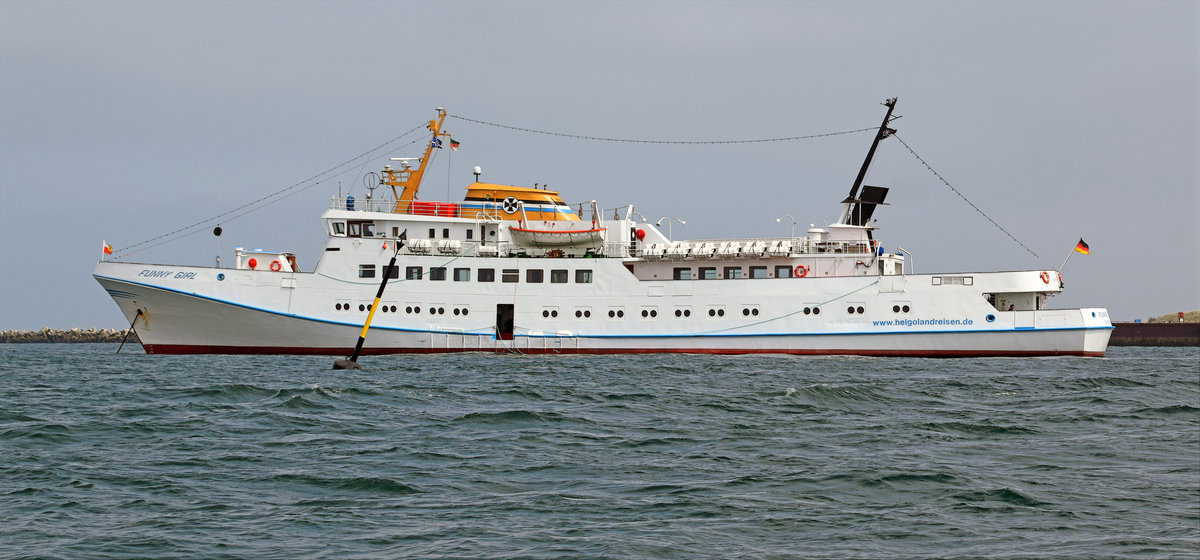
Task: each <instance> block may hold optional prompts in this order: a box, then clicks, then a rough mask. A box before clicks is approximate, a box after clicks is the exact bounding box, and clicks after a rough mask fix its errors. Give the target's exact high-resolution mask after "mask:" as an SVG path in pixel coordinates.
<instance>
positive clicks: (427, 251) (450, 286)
mask: <svg viewBox="0 0 1200 560" xmlns="http://www.w3.org/2000/svg"><path fill="white" fill-rule="evenodd" d="M895 102H896V100H895V99H889V100H887V101H886V102H885V103H884V104H885V105H886V106H887V114H886V116H885V117H884V119H883V123H882V124H881V125H880V127H879V131H878V133H877V134H876V135H875V138H874V141H873V142H872V144H871V147H870V150H869V151H868V153H867V157H866V160H865V161H864V162H863V165H862V168H861V169H860V171H859V173H858V176H857V178H856V180H855V181H854V184H853V187H852V188H851V190H850V195H849V196H848V197H847V198H846V199H845V200H843V201H842V202H841V205H842V206H841V214H840V217H839V218H838V219H837V220H836V222H835V223H832V224H829V225H827V226H824V227H813V228H811V229H809V230H808V231H807V235H805V236H802V237H790V238H761V239H715V240H693V241H676V240H673V239H671V238H670V237H669V236H668V235H664V234H663V232H662V231H660V229H659V224H661V220H660V222H659V224H655V223H650V222H647V221H646V220H645V219H644V218H643V219H640V220H635V219H634V217H635V216H637V217H640V214H639V213H638V212H636V211H635V210H634V207H633V206H632V205H630V206H626V207H624V208H623V209H619V210H618V211H617V212H615V215H613V216H611V217H606V216H605V215H602V214H606V213H607V211H603V212H602V211H601V210H600V209H599V208H598V207H597V205H596V203H595V202H594V201H593V202H592V203H591V204H590V205H589V207H587V208H584V207H582V206H580V207H576V208H573V207H571V206H568V205H567V204H565V203H564V202H563V199H562V198H561V197H560V196H559V193H558V192H555V191H551V190H548V189H545V188H540V189H539V188H530V187H521V186H510V185H500V184H490V183H481V182H478V169H477V170H476V171H477V173H476V182H475V183H474V184H471V185H470V186H469V187H467V192H466V197H465V198H464V199H463V200H462V201H460V202H433V201H423V200H418V198H417V193H418V190H419V188H420V185H421V180H422V177H423V176H424V174H425V171H426V168H427V166H428V165H429V162H430V159H431V156H432V155H433V150H435V149H438V148H440V146H441V139H442V138H445V137H447V136H448V134H447V133H445V132H443V131H442V122H443V121H444V119H445V117H446V112H445V110H443V109H441V108H439V109H438V115H437V117H436V118H435V119H434V120H431V121H430V122H429V125H428V128H429V130H430V132H431V133H432V138H431V141H430V142H429V144H428V145H427V146H426V148H425V152H424V156H423V157H421V158H393V161H396V162H397V166H396V167H392V166H391V165H388V166H385V167H384V169H383V171H382V174H381V175H380V177H379V183H380V186H382V187H390V189H385V191H386V190H390V191H391V193H390V195H391V196H381V197H379V198H368V199H367V200H357V201H356V200H354V198H353V197H351V196H346V197H344V198H342V197H335V198H334V199H333V201H332V204H331V205H330V208H328V209H327V210H325V212H324V214H323V215H322V221H323V222H324V226H325V230H326V232H327V234H328V241H327V242H326V244H325V250H324V252H323V253H322V255H321V257H320V259H319V260H318V261H317V262H316V263H315V265H314V266H313V267H312V269H311V270H308V271H305V270H302V267H301V266H300V264H299V263H298V262H297V260H296V257H295V255H294V253H291V252H268V251H261V250H253V251H251V250H245V249H242V248H237V249H235V262H234V264H233V267H232V268H220V267H198V266H177V265H170V264H139V263H131V262H121V261H105V260H102V261H101V262H99V263H98V264H97V265H96V269H95V272H94V277H95V278H96V280H97V281H98V282H99V283H100V284H101V285H102V286H103V287H104V288H105V290H107V291H108V293H109V294H110V295H111V296H112V298H113V299H114V301H115V302H116V303H117V305H118V306H119V307H120V309H121V312H122V313H124V315H125V318H126V320H128V321H131V324H132V326H133V327H134V329H135V330H136V332H137V333H138V336H139V338H140V339H141V342H142V345H143V347H144V348H145V351H146V352H147V353H151V354H191V353H222V354H327V355H339V354H340V355H346V354H348V353H349V351H350V349H351V348H353V347H354V346H355V343H356V341H357V340H358V337H359V335H360V333H362V332H364V328H363V327H364V323H366V322H368V320H369V321H370V325H369V331H367V334H366V341H365V345H364V346H363V347H362V353H363V354H385V353H403V352H421V353H430V352H514V353H652V352H688V353H716V354H743V353H780V354H855V355H867V356H931V357H933V356H945V357H949V356H1043V355H1077V356H1102V355H1104V352H1105V349H1106V347H1107V345H1108V338H1109V334H1110V332H1111V329H1112V325H1111V323H1110V322H1109V318H1108V312H1107V310H1105V309H1103V308H1090V309H1050V308H1048V307H1047V301H1048V299H1049V298H1050V297H1051V296H1053V295H1056V294H1058V293H1059V292H1061V290H1062V287H1063V284H1062V278H1061V276H1060V275H1059V273H1058V272H1056V271H1053V270H1023V271H1015V272H976V273H965V274H964V273H954V274H936V273H935V274H914V273H911V271H909V272H907V273H906V272H905V256H904V255H903V254H901V253H899V252H896V253H891V252H885V250H884V249H883V248H882V246H881V244H880V243H879V241H878V240H877V239H876V236H875V227H874V225H873V224H872V222H871V219H872V217H873V215H874V211H875V209H876V207H877V206H879V205H880V204H882V203H883V201H884V198H885V196H886V195H887V192H888V189H886V188H882V187H873V186H867V185H863V178H864V177H865V175H866V172H867V169H868V167H869V166H870V163H871V159H872V157H873V155H874V153H875V150H876V148H877V146H878V145H879V143H880V141H881V140H883V139H885V138H886V137H888V136H889V135H890V134H891V133H894V132H895V130H893V129H891V128H889V127H888V125H889V123H890V121H891V120H892V111H893V109H894V106H895ZM668 230H669V228H668ZM393 257H395V258H396V262H397V264H396V266H395V267H393V268H388V267H387V263H388V262H389V261H390V259H392V258H393ZM385 274H389V282H388V283H387V284H386V289H385V291H384V292H383V293H382V296H381V298H379V303H378V304H377V305H375V303H374V302H375V299H376V298H375V295H376V292H377V291H378V290H379V287H380V283H381V281H382V280H383V275H385ZM372 312H374V313H372ZM368 317H371V319H368Z"/></svg>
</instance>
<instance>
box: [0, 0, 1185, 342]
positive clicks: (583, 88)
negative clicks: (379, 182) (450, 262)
mask: <svg viewBox="0 0 1200 560" xmlns="http://www.w3.org/2000/svg"><path fill="white" fill-rule="evenodd" d="M1198 5H1200V4H1198V3H1197V2H1130V3H1125V2H1078V3H1077V2H1040V3H1033V2H991V3H980V2H856V3H851V2H836V3H821V2H770V3H754V2H736V3H719V2H703V3H701V2H640V3H635V2H595V3H588V2H528V3H526V2H485V3H474V2H436V3H433V2H431V3H420V2H403V3H401V2H395V3H393V2H357V3H356V2H336V3H319V2H279V3H276V2H130V3H123V2H83V3H75V2H46V1H39V2H25V1H14V0H3V1H0V329H9V328H18V329H36V328H41V327H42V326H51V327H57V328H67V327H75V326H79V327H89V326H98V327H124V326H126V325H125V324H124V322H123V320H122V318H121V316H120V313H119V312H118V310H117V308H116V305H115V304H113V303H112V301H111V300H110V298H109V297H108V296H107V294H105V293H104V290H103V289H101V288H100V287H99V285H98V284H96V283H95V281H94V280H92V278H91V271H92V268H93V267H94V265H95V261H96V260H97V259H98V258H99V257H100V242H101V240H102V239H107V240H108V241H109V242H110V243H111V244H112V245H113V246H115V247H118V248H120V247H125V246H128V245H132V244H134V243H137V242H140V241H143V240H146V239H150V238H153V237H155V236H158V235H161V234H163V233H166V232H169V231H172V230H175V229H177V228H179V227H182V226H186V225H189V224H193V223H195V222H199V221H202V220H205V219H207V218H210V217H213V216H216V215H219V214H222V213H224V212H226V211H229V210H231V209H234V208H236V207H239V206H241V205H243V204H245V203H247V202H249V201H252V200H255V199H258V198H260V197H263V196H266V195H268V194H270V193H272V192H275V191H278V190H280V189H284V188H286V187H288V186H290V185H294V184H296V183H299V182H301V181H303V180H305V179H307V178H309V177H312V176H314V175H316V174H318V173H319V172H321V171H324V170H326V169H329V168H331V167H334V166H335V165H337V164H340V163H342V162H344V161H346V160H348V159H350V158H352V157H354V156H357V155H359V154H361V153H363V152H366V151H367V150H369V149H371V148H374V147H375V146H378V145H379V144H382V143H384V142H386V141H387V140H389V139H391V138H395V137H396V136H398V135H400V134H401V133H403V132H404V131H406V130H408V129H410V128H412V127H414V126H417V125H418V124H420V123H421V122H423V121H426V120H428V119H430V118H432V117H433V115H434V108H435V107H438V106H444V107H446V108H447V109H448V110H449V111H450V112H451V114H457V115H462V116H465V117H470V118H474V119H479V120H484V121H491V122H497V123H504V124H509V125H514V126H519V127H526V128H532V129H540V130H551V131H560V132H566V133H574V134H582V135H592V136H607V137H621V138H644V139H672V140H706V139H750V138H771V137H783V136H795V135H807V134H816V133H822V132H831V131H840V130H848V129H856V128H863V127H871V126H877V125H878V123H879V121H880V120H881V119H882V117H883V113H884V110H885V109H884V107H882V106H881V105H879V103H880V102H881V101H882V100H883V99H885V98H887V97H891V96H898V97H899V98H900V102H899V104H898V106H897V111H896V112H897V113H898V114H900V115H902V116H903V118H902V119H900V120H899V121H896V123H895V124H894V126H895V127H896V128H897V129H899V134H900V137H901V138H903V139H904V140H905V141H906V142H907V143H908V144H909V145H910V146H912V147H913V149H915V150H916V151H917V153H919V154H920V155H921V156H922V157H923V158H924V159H925V160H926V161H927V162H929V164H930V165H932V166H933V168H934V169H936V170H937V171H938V172H939V173H940V174H941V175H942V176H943V177H945V178H946V179H947V180H948V181H949V182H950V183H951V184H952V185H954V186H955V188H957V189H958V190H959V191H960V192H962V193H963V194H964V195H965V196H966V197H967V198H968V199H970V200H971V202H973V203H974V204H975V205H977V206H978V207H980V208H981V209H982V210H983V211H984V212H986V213H987V214H988V215H989V216H990V217H991V218H992V219H994V220H995V221H996V222H998V223H999V224H1000V225H1002V226H1003V227H1004V228H1005V229H1007V230H1008V231H1009V232H1011V233H1012V234H1013V235H1014V236H1015V237H1016V238H1017V239H1019V240H1020V241H1021V242H1022V243H1024V244H1025V245H1027V246H1028V247H1029V248H1030V249H1032V250H1033V251H1034V252H1036V253H1037V254H1038V255H1039V256H1038V257H1034V256H1033V255H1031V254H1029V253H1028V252H1026V251H1025V249H1023V248H1021V247H1020V246H1019V245H1017V244H1016V243H1014V242H1013V241H1012V240H1010V239H1009V238H1008V237H1007V236H1006V235H1005V234H1004V233H1003V232H1001V231H1000V230H998V229H997V228H996V227H995V226H993V225H992V224H991V223H989V222H988V221H987V220H986V219H985V218H984V217H982V216H980V215H979V214H978V213H976V212H975V211H974V210H973V209H972V208H971V207H970V206H969V205H967V203H966V202H964V201H963V200H962V199H961V198H959V197H958V196H957V195H955V194H954V193H953V192H952V191H951V190H950V189H949V188H947V187H946V186H945V185H943V184H942V183H940V182H939V181H938V179H937V178H936V177H934V176H933V175H932V174H930V173H929V172H928V170H926V169H925V168H924V167H923V166H922V165H921V164H920V163H919V162H918V161H917V160H916V159H914V158H913V157H912V155H911V154H910V153H909V152H908V151H907V150H905V149H904V146H903V145H901V144H900V143H899V142H896V141H895V140H894V139H892V140H887V141H885V142H884V143H883V145H882V146H881V147H880V150H879V153H878V155H877V157H876V163H875V165H874V166H873V168H872V171H871V174H870V175H869V176H868V180H867V182H868V184H874V185H880V186H887V187H891V189H892V191H891V193H890V194H889V196H888V202H889V203H890V206H886V207H883V208H881V209H880V210H879V211H878V212H876V217H877V218H878V219H879V226H880V228H881V229H880V232H879V234H878V237H879V238H880V239H882V240H883V243H884V245H885V247H887V248H889V249H891V248H894V247H895V246H896V245H902V246H903V247H905V248H906V249H908V250H909V252H910V253H911V254H912V255H913V259H914V260H915V264H916V268H917V271H918V272H934V271H947V272H949V271H985V270H1014V269H1029V268H1041V269H1052V268H1054V267H1057V266H1058V265H1059V264H1060V263H1061V262H1062V260H1063V258H1065V257H1066V256H1067V254H1068V253H1069V252H1070V250H1071V249H1072V247H1074V245H1075V242H1076V241H1077V240H1078V238H1079V236H1080V235H1081V234H1082V235H1083V236H1084V238H1085V239H1086V240H1087V242H1088V243H1089V244H1090V245H1091V248H1092V254H1091V255H1090V256H1084V255H1078V254H1077V255H1075V256H1073V257H1072V258H1071V261H1070V262H1069V264H1068V265H1067V267H1066V269H1065V270H1064V276H1065V278H1066V282H1067V289H1066V291H1065V292H1064V294H1062V295H1060V296H1058V297H1056V298H1054V299H1053V300H1052V301H1051V304H1052V305H1053V306H1055V307H1078V306H1105V307H1108V308H1109V309H1110V310H1111V312H1112V316H1113V317H1114V318H1115V319H1120V320H1131V319H1134V318H1144V317H1148V316H1152V315H1160V314H1164V313H1169V312H1174V311H1179V310H1190V309H1200V280H1198V274H1200V270H1198V268H1200V267H1198V265H1197V259H1196V252H1197V245H1198V243H1200V230H1198V229H1197V214H1198V212H1200V201H1198V192H1200V142H1198V140H1197V130H1200V110H1198V105H1200V102H1198V101H1197V100H1198V99H1200V95H1198V92H1197V82H1198V75H1200V55H1198V53H1200V38H1198V37H1200V10H1198V8H1197V6H1198ZM446 129H447V130H449V131H450V132H452V133H453V135H454V138H455V139H457V140H459V141H460V142H462V149H461V150H460V151H458V152H454V153H453V154H452V155H451V153H450V152H449V151H448V150H447V151H444V152H443V153H441V154H440V155H439V156H438V158H437V159H436V160H435V162H434V164H433V168H432V170H431V171H430V172H429V173H428V174H427V176H426V180H425V184H424V186H423V188H422V191H421V198H422V199H424V200H440V199H445V198H446V196H447V185H449V192H450V198H451V199H452V200H458V199H461V197H462V194H463V192H464V190H463V189H464V188H465V186H466V185H467V184H468V183H470V181H471V180H472V179H473V177H472V175H471V173H470V171H471V168H472V167H473V166H475V165H479V166H481V167H482V168H483V171H484V174H483V179H484V180H486V181H491V182H499V183H508V184H517V185H527V186H532V184H533V183H535V182H538V183H543V184H545V183H549V185H550V186H551V188H553V189H557V190H560V191H562V193H563V196H564V198H565V199H566V200H567V201H569V202H573V203H574V202H580V201H587V200H591V199H596V200H597V201H599V203H600V204H601V206H602V207H604V208H613V207H616V206H620V205H624V204H627V203H633V204H635V205H637V208H638V210H639V211H640V212H642V213H643V214H645V215H646V217H648V218H650V219H651V220H653V219H657V218H658V217H659V216H663V215H667V216H677V217H681V218H683V219H684V220H686V221H687V225H686V226H682V227H681V226H679V225H678V224H676V225H675V226H674V228H673V229H674V232H673V233H674V235H675V237H676V238H683V239H687V238H701V237H731V236H783V235H788V234H789V231H790V229H791V225H790V223H785V224H778V223H776V222H775V218H777V217H779V216H780V215H781V214H785V213H786V214H792V215H794V216H795V217H796V219H797V220H798V222H799V225H798V228H799V229H806V227H807V224H808V223H810V222H815V221H817V220H819V219H825V220H833V219H835V218H836V217H837V213H838V211H839V210H840V207H839V205H838V204H837V203H838V202H839V201H840V200H841V199H842V198H843V197H845V195H846V193H847V192H848V191H849V187H850V185H851V183H852V182H853V180H854V176H855V174H856V173H857V171H858V167H859V165H860V164H861V162H862V158H863V156H864V155H865V153H866V150H867V148H868V146H869V145H870V140H871V136H870V134H869V133H859V134H854V135H846V136H837V137H833V138H826V139H820V140H808V141H797V142H773V143H764V144H744V145H718V146H679V145H665V146H664V145H644V144H620V143H598V142H590V141H582V140H572V139H566V138H559V137H550V136H537V135H530V134H523V133H516V132H512V131H506V130H502V129H498V128H491V127H486V126H481V125H477V124H472V123H469V122H466V121H462V120H454V119H447V121H446ZM423 137H424V136H422V138H423ZM400 144H403V142H401V143H400ZM418 149H419V146H418V145H414V146H409V147H406V148H403V149H397V150H395V151H390V152H383V153H379V154H378V157H376V158H374V159H371V160H370V161H368V162H366V163H365V164H363V165H352V166H349V167H348V168H346V169H345V171H344V173H342V174H340V175H337V176H332V177H330V178H329V179H328V180H326V181H324V182H322V183H320V184H317V185H316V186H313V187H311V188H307V189H297V190H296V191H295V192H296V194H294V195H293V196H290V197H287V198H285V199H283V200H281V201H279V202H276V203H274V204H271V205H269V206H266V207H264V208H263V209H261V210H259V211H257V212H254V213H251V214H247V215H244V216H241V217H239V218H237V219H232V220H229V219H225V220H223V221H222V226H223V228H224V230H225V234H224V236H223V237H222V238H221V240H220V244H221V251H222V254H223V255H224V260H225V261H226V262H230V260H231V259H230V257H231V255H232V248H233V247H234V246H239V245H240V246H245V247H247V248H255V247H262V248H264V249H274V250H292V251H295V252H297V254H298V255H299V257H300V262H301V265H302V266H303V267H306V268H309V269H311V267H312V264H313V262H314V261H315V260H316V258H317V257H318V256H319V254H320V252H321V248H322V244H323V242H324V236H323V233H322V230H321V226H320V222H319V220H318V216H319V214H320V213H321V211H322V210H324V209H325V208H326V207H327V206H328V204H329V197H330V196H331V195H332V194H335V193H336V192H337V190H338V181H341V182H342V183H343V185H344V186H343V189H344V190H350V189H351V188H352V187H353V188H354V192H353V193H354V194H362V193H361V191H362V187H361V184H362V175H363V174H364V173H366V172H368V171H377V170H378V169H379V168H380V167H382V165H383V164H384V163H386V158H387V157H388V156H416V155H419V152H418ZM785 221H786V220H785ZM211 229H212V225H211V224H209V225H207V226H206V227H203V228H199V229H198V230H197V231H198V233H197V234H194V235H191V236H187V237H183V238H181V239H179V240H177V241H174V242H171V243H166V244H163V245H159V246H156V247H152V248H150V249H147V250H145V251H141V252H138V253H136V254H134V255H132V256H131V257H130V258H129V260H133V261H140V262H156V263H174V264H209V263H211V262H212V260H213V255H214V254H215V253H216V251H217V248H218V247H217V240H216V239H215V238H214V237H213V236H212V235H211V233H210V232H211Z"/></svg>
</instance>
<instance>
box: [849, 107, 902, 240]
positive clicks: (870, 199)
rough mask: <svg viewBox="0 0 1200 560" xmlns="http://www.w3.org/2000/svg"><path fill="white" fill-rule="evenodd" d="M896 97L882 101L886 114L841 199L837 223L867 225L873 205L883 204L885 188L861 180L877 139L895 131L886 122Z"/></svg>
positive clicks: (872, 156) (865, 174)
mask: <svg viewBox="0 0 1200 560" xmlns="http://www.w3.org/2000/svg"><path fill="white" fill-rule="evenodd" d="M897 99H898V98H896V97H893V98H891V99H888V100H886V101H884V102H883V104H884V105H885V106H887V114H886V115H884V117H883V123H881V124H880V125H879V132H877V133H875V140H874V141H872V142H871V149H870V150H868V151H867V159H865V160H863V164H862V168H861V169H859V170H858V177H855V178H854V186H852V187H850V196H848V197H846V200H843V201H842V204H844V206H843V208H842V215H841V217H839V218H838V223H839V224H846V225H854V226H865V225H867V222H868V221H870V219H871V214H872V213H873V212H874V211H875V206H877V205H880V204H883V199H884V197H885V196H887V191H888V190H887V189H886V188H883V187H872V186H863V180H864V179H866V177H867V169H869V168H870V167H871V160H872V159H874V157H875V149H876V148H878V147H879V141H880V140H883V139H884V138H887V137H888V136H891V135H893V134H895V133H896V129H894V128H889V127H888V124H889V123H890V122H891V121H892V120H894V119H893V118H892V110H893V109H895V108H896V100H897ZM895 118H897V119H898V118H900V117H898V116H897V117H895ZM860 187H862V193H859V188H860Z"/></svg>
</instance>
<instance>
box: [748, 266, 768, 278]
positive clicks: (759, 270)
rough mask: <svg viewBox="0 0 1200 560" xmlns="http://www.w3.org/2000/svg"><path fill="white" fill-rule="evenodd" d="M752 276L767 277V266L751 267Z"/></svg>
mask: <svg viewBox="0 0 1200 560" xmlns="http://www.w3.org/2000/svg"><path fill="white" fill-rule="evenodd" d="M750 277H751V278H766V277H767V267H765V266H752V267H750Z"/></svg>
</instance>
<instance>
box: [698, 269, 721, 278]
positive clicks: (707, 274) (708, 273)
mask: <svg viewBox="0 0 1200 560" xmlns="http://www.w3.org/2000/svg"><path fill="white" fill-rule="evenodd" d="M699 276H700V279H701V280H716V279H717V267H715V266H702V267H700V274H699Z"/></svg>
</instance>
